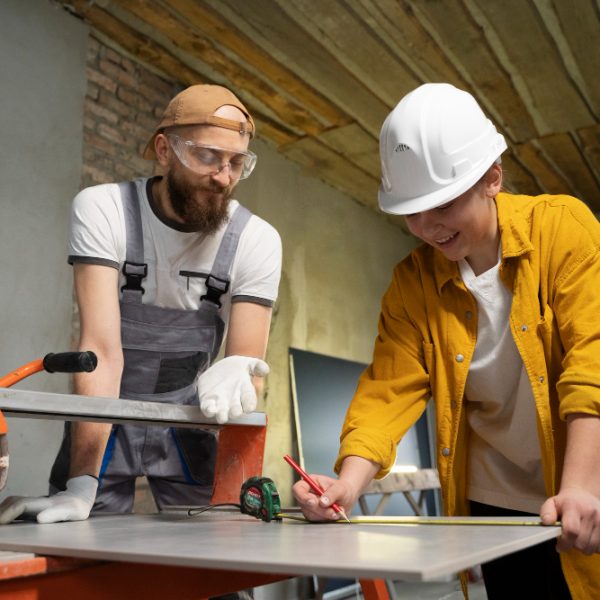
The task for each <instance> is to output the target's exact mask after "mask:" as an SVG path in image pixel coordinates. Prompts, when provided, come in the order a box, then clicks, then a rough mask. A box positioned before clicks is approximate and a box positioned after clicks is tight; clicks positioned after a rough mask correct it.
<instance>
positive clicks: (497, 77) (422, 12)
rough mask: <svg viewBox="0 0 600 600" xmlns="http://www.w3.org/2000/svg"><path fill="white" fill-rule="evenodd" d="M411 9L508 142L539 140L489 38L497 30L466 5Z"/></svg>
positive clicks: (419, 3) (424, 4) (422, 0)
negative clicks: (480, 20)
mask: <svg viewBox="0 0 600 600" xmlns="http://www.w3.org/2000/svg"><path fill="white" fill-rule="evenodd" d="M410 6H411V7H412V10H413V11H414V13H415V15H416V16H417V18H418V19H419V22H420V23H421V24H422V26H423V27H424V28H425V29H426V30H427V31H428V32H429V33H430V35H431V36H432V37H433V38H434V39H435V40H436V42H437V43H438V45H439V47H440V48H441V49H442V50H443V52H444V53H445V54H446V56H447V57H448V58H449V60H451V61H452V64H453V65H454V66H455V67H456V68H457V69H458V70H459V71H460V73H461V75H462V76H463V77H464V78H465V79H466V80H467V81H468V82H469V85H470V88H471V89H470V90H467V91H472V93H473V95H474V96H475V97H476V98H477V100H478V101H479V102H480V103H481V105H482V107H483V109H484V110H485V112H486V113H488V114H489V115H490V117H491V119H492V120H493V121H494V122H495V124H496V125H497V126H498V128H499V129H501V130H502V131H503V132H505V134H506V136H507V138H508V139H509V140H511V141H513V142H519V141H524V140H526V139H529V138H531V137H535V136H536V135H537V129H536V126H535V123H534V121H533V119H532V118H531V116H530V114H529V112H528V110H527V108H526V106H525V105H524V104H523V101H522V100H521V97H520V96H519V94H518V93H517V91H516V89H515V87H514V85H513V81H512V79H511V76H510V74H509V73H508V72H507V70H506V68H505V66H504V65H503V63H502V62H500V60H499V58H498V53H497V51H496V49H495V48H493V47H492V45H491V43H490V40H489V38H488V35H489V32H490V31H493V28H491V27H483V26H482V25H481V24H480V23H479V22H478V21H477V19H476V16H475V15H474V14H473V12H472V11H471V10H468V8H467V7H466V6H465V4H464V3H463V2H459V1H455V2H428V1H427V0H415V1H413V2H411V3H410ZM469 6H470V5H469ZM477 17H479V18H481V16H480V15H477Z"/></svg>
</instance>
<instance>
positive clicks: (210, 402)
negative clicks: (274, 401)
mask: <svg viewBox="0 0 600 600" xmlns="http://www.w3.org/2000/svg"><path fill="white" fill-rule="evenodd" d="M268 373H269V365H268V364H267V363H266V362H265V361H264V360H260V358H251V357H249V356H227V357H226V358H223V359H222V360H219V361H218V362H216V363H215V364H214V365H212V367H210V368H208V369H207V370H206V371H204V373H202V375H200V377H199V378H198V399H199V401H200V410H201V411H202V413H203V414H204V415H205V416H206V417H215V418H216V419H217V423H227V421H228V420H229V419H235V418H236V417H239V416H241V415H242V413H250V412H252V411H254V410H255V409H256V390H255V389H254V385H252V376H253V375H257V376H258V377H264V376H265V375H268Z"/></svg>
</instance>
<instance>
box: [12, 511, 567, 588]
mask: <svg viewBox="0 0 600 600" xmlns="http://www.w3.org/2000/svg"><path fill="white" fill-rule="evenodd" d="M521 520H523V521H525V520H527V519H521ZM531 520H532V521H535V520H537V519H536V518H534V517H532V518H531ZM559 533H560V528H559V527H554V526H553V527H542V526H525V525H502V526H499V525H379V524H354V523H353V524H347V523H330V524H309V523H303V522H298V521H288V520H284V521H283V522H270V523H265V522H262V521H259V520H257V519H254V518H253V517H248V516H245V515H240V514H236V513H234V512H227V511H211V512H208V513H204V514H202V515H198V516H195V517H188V516H187V514H186V513H184V512H179V513H178V512H173V513H162V514H156V515H106V516H97V517H93V518H90V519H88V520H87V521H80V522H73V523H55V524H47V525H39V524H37V523H31V522H16V523H12V524H10V525H3V526H0V550H13V551H21V552H35V553H36V554H44V555H57V556H69V557H77V558H92V559H101V560H111V561H124V562H134V563H150V564H160V565H172V566H190V567H201V568H212V569H223V570H238V571H249V572H255V573H274V574H275V573H276V574H289V575H318V576H327V577H351V578H366V579H378V578H386V579H397V580H400V579H402V580H407V581H427V580H431V579H435V578H438V577H442V576H446V575H450V574H454V573H456V572H457V571H459V570H462V569H465V568H468V567H472V566H474V565H477V564H480V563H482V562H486V561H488V560H491V559H493V558H496V557H498V556H502V555H505V554H509V553H511V552H515V551H517V550H520V549H523V548H526V547H529V546H533V545H535V544H537V543H541V542H543V541H545V540H548V539H552V538H553V537H556V536H557V535H559Z"/></svg>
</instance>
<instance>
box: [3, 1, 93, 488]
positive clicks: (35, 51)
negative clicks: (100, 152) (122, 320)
mask: <svg viewBox="0 0 600 600" xmlns="http://www.w3.org/2000/svg"><path fill="white" fill-rule="evenodd" d="M87 35H88V30H87V27H86V26H84V25H83V23H81V22H80V21H77V20H76V19H74V18H72V17H70V16H69V15H68V14H67V13H65V11H64V10H62V9H59V8H57V7H54V6H52V5H51V4H50V2H48V1H47V0H2V2H1V3H0V90H1V92H0V132H1V135H2V140H1V142H0V227H1V232H2V233H1V235H0V277H1V278H2V287H1V288H0V290H1V291H0V332H1V337H2V340H3V343H2V344H1V345H0V373H1V374H5V373H8V372H10V371H11V370H13V369H14V368H16V367H17V366H19V365H21V364H23V363H26V362H29V361H30V360H33V359H35V358H38V357H41V356H43V355H45V354H47V353H48V352H61V351H65V350H69V349H70V347H69V344H70V332H71V325H70V324H71V293H72V292H71V289H72V280H71V267H69V265H68V264H67V262H66V249H67V248H66V239H67V238H66V233H67V222H68V210H69V204H70V201H71V199H72V197H73V195H74V194H75V193H76V191H77V188H78V185H79V179H80V171H81V145H82V126H81V120H82V114H83V98H84V92H85V54H86V40H87ZM18 387H20V388H27V389H36V390H44V391H51V392H66V391H68V379H67V377H66V376H64V375H49V374H45V373H40V374H37V375H33V376H32V377H30V378H29V379H26V380H24V381H23V382H21V383H20V384H18ZM61 432H62V424H61V423H59V422H49V421H38V420H30V419H27V420H25V419H9V446H10V461H11V466H10V470H9V477H8V485H7V487H6V489H5V491H4V492H3V494H2V495H3V496H5V495H8V494H11V493H18V494H24V493H25V494H40V493H46V491H47V481H48V473H49V468H50V465H51V461H52V458H53V456H54V454H55V452H56V448H57V446H58V443H59V441H60V438H61Z"/></svg>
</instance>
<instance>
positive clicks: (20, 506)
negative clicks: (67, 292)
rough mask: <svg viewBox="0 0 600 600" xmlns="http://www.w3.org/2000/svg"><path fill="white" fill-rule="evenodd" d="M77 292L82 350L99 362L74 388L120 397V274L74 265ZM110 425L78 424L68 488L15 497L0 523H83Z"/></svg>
mask: <svg viewBox="0 0 600 600" xmlns="http://www.w3.org/2000/svg"><path fill="white" fill-rule="evenodd" d="M74 274H75V292H76V295H77V304H78V306H79V313H80V322H81V334H80V341H79V349H80V350H92V351H93V352H95V353H96V355H97V357H98V366H97V367H96V370H95V371H93V372H92V373H85V374H83V373H81V374H78V375H76V377H75V392H76V393H78V394H84V395H90V396H108V397H115V398H116V397H118V395H119V387H120V381H121V373H122V370H123V351H122V349H121V326H120V314H119V313H120V311H119V302H118V291H117V284H118V272H117V270H116V269H113V268H111V267H103V266H98V265H86V264H76V265H75V270H74ZM110 427H111V426H110V425H105V424H101V423H73V428H72V447H71V468H70V471H69V479H68V480H67V484H66V489H65V490H64V491H61V492H58V493H56V494H54V495H52V496H44V497H41V498H30V497H27V496H10V497H8V498H6V499H5V500H4V501H3V502H2V504H1V505H0V524H4V523H10V522H11V521H14V520H15V519H18V518H20V517H22V516H25V517H28V518H33V517H35V518H36V519H37V521H38V522H39V523H55V522H56V521H81V520H84V519H87V518H88V516H89V514H90V511H91V509H92V507H93V505H94V500H95V498H96V490H97V487H98V480H97V475H98V472H99V470H100V465H101V462H102V456H103V455H104V450H105V448H106V441H107V439H108V435H109V433H110Z"/></svg>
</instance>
